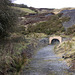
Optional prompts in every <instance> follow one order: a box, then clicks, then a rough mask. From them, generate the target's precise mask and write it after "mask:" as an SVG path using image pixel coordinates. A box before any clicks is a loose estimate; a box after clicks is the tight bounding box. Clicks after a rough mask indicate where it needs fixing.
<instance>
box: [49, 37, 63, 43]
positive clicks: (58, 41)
mask: <svg viewBox="0 0 75 75" xmlns="http://www.w3.org/2000/svg"><path fill="white" fill-rule="evenodd" d="M56 42H57V43H61V42H62V37H61V36H51V37H49V44H53V43H56Z"/></svg>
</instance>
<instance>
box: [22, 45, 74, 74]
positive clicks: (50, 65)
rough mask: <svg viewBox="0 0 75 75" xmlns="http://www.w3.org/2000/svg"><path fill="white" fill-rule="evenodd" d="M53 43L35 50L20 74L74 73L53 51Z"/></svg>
mask: <svg viewBox="0 0 75 75" xmlns="http://www.w3.org/2000/svg"><path fill="white" fill-rule="evenodd" d="M53 48H54V45H48V46H46V47H43V48H41V49H40V50H38V51H37V53H36V54H35V56H34V57H33V59H32V61H31V62H30V64H29V65H27V66H26V67H25V69H24V70H23V72H22V74H21V75H75V74H74V73H72V72H69V71H68V69H69V67H68V66H67V65H66V62H65V61H62V60H61V59H62V58H61V57H58V56H57V55H56V54H55V53H54V50H53Z"/></svg>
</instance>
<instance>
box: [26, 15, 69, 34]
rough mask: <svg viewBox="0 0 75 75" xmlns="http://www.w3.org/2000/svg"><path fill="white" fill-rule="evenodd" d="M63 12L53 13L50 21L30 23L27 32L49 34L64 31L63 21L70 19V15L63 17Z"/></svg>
mask: <svg viewBox="0 0 75 75" xmlns="http://www.w3.org/2000/svg"><path fill="white" fill-rule="evenodd" d="M61 15H62V14H57V15H52V16H51V17H50V19H49V20H48V21H45V22H41V23H38V24H36V25H29V27H28V30H27V33H34V32H36V33H45V34H48V35H51V34H55V33H58V34H60V33H61V32H64V31H65V29H64V27H63V25H62V23H63V22H65V21H68V20H69V18H68V17H61Z"/></svg>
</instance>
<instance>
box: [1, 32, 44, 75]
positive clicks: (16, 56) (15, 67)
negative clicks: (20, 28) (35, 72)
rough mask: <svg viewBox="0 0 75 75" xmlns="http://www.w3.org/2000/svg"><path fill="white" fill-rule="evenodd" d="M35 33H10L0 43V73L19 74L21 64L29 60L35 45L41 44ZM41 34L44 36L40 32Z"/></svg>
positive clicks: (5, 74) (35, 47)
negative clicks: (9, 35)
mask: <svg viewBox="0 0 75 75" xmlns="http://www.w3.org/2000/svg"><path fill="white" fill-rule="evenodd" d="M37 34H38V33H37ZM37 34H35V36H33V35H32V34H29V35H27V36H24V35H21V34H20V35H17V34H12V35H11V37H8V38H7V39H5V40H3V41H2V42H1V43H0V75H19V74H20V72H21V70H22V68H23V66H25V65H26V64H27V63H28V62H30V60H31V58H32V56H33V55H34V52H35V51H36V49H37V47H41V46H42V45H41V44H40V43H39V41H38V39H37V37H36V35H37ZM38 35H39V37H38V38H41V37H40V34H38ZM42 35H43V36H42ZM41 36H42V37H45V36H44V34H42V33H41ZM35 37H36V38H35Z"/></svg>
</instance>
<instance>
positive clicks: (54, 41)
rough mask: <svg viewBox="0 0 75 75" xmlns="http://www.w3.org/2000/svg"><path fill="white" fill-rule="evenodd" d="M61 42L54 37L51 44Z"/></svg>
mask: <svg viewBox="0 0 75 75" xmlns="http://www.w3.org/2000/svg"><path fill="white" fill-rule="evenodd" d="M59 43H60V41H59V40H58V39H53V40H52V41H51V44H59Z"/></svg>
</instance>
